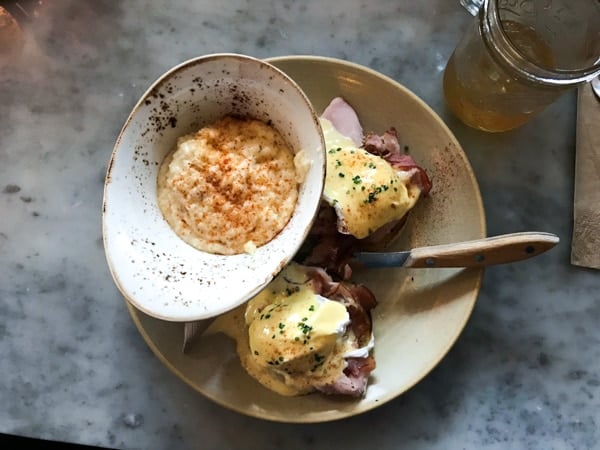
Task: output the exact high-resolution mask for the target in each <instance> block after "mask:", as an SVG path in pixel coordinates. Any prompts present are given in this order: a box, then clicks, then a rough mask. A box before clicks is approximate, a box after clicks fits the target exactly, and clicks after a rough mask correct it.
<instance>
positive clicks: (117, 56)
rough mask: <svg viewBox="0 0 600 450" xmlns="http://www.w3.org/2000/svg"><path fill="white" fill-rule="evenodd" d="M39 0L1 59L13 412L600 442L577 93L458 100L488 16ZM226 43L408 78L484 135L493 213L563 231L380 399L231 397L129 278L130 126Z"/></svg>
mask: <svg viewBox="0 0 600 450" xmlns="http://www.w3.org/2000/svg"><path fill="white" fill-rule="evenodd" d="M1 3H4V4H6V3H11V4H12V3H14V2H1ZM22 3H23V4H24V5H25V4H26V7H27V8H29V12H31V14H30V16H29V18H28V19H27V20H26V21H25V22H23V28H24V47H23V50H22V54H21V55H19V57H14V58H13V57H11V58H12V59H10V60H8V59H6V58H5V59H4V60H3V61H2V64H4V66H3V68H2V69H1V71H0V255H1V257H0V361H1V362H0V380H1V382H0V404H1V407H0V433H5V434H11V435H17V436H23V437H29V438H41V439H50V440H58V441H62V442H70V443H79V444H87V445H96V446H103V447H110V448H119V449H173V448H177V449H188V448H189V449H191V448H203V449H271V448H272V449H282V448H283V449H305V448H314V449H329V448H333V447H334V446H335V447H338V448H390V449H391V448H394V449H395V448H411V449H425V448H426V449H449V448H468V449H484V448H485V449H488V448H490V449H500V448H502V449H504V448H510V449H521V448H523V449H589V448H598V442H599V441H600V326H599V325H600V274H598V272H595V271H593V270H591V269H583V268H579V267H575V266H572V265H571V264H570V259H569V256H570V244H571V231H572V203H573V170H574V156H575V116H576V115H575V111H576V109H575V108H576V97H575V95H574V94H569V95H566V96H564V97H563V98H561V99H560V100H559V101H558V102H557V103H555V104H554V105H552V106H551V107H550V108H548V109H547V110H546V111H545V112H544V113H543V114H542V115H540V116H539V117H538V118H537V119H535V120H533V121H532V122H531V123H529V124H527V125H526V126H524V127H522V128H521V129H519V130H517V131H513V132H508V133H504V134H499V135H489V134H485V133H481V132H478V131H475V130H471V129H468V128H467V127H465V126H464V125H462V124H461V123H460V122H458V121H457V120H456V119H454V118H453V117H452V116H451V115H450V114H449V113H448V112H447V111H446V109H445V107H444V103H443V98H442V93H441V77H442V71H443V68H444V66H445V62H446V61H447V59H448V57H449V56H450V53H451V51H452V48H453V47H454V45H455V43H456V41H457V40H458V38H459V36H460V34H461V32H462V30H463V29H464V28H465V27H466V26H467V24H468V23H469V21H470V20H471V16H470V15H469V14H468V13H466V11H465V10H464V9H462V8H461V7H460V6H459V3H458V0H457V1H448V0H428V1H421V2H417V1H407V0H345V1H338V0H336V1H334V0H320V1H316V0H305V1H298V2H294V1H291V0H287V1H276V0H256V1H252V2H250V1H247V0H221V1H218V2H214V1H208V0H197V1H194V2H186V1H169V2H167V1H156V0H153V1H140V0H129V1H127V2H113V1H110V0H97V1H92V0H90V1H77V0H52V1H43V2H42V1H39V2H30V3H26V2H22ZM222 51H228V52H229V51H232V52H239V53H246V54H249V55H253V56H257V57H268V56H277V55H285V54H316V55H323V56H332V57H336V58H343V59H347V60H351V61H353V62H356V63H359V64H363V65H366V66H369V67H371V68H373V69H375V70H378V71H380V72H382V73H384V74H386V75H389V76H391V77H393V78H395V79H396V80H398V81H399V82H401V83H402V84H404V85H405V86H407V87H408V88H409V89H411V90H413V91H414V92H415V93H416V94H417V95H419V96H420V97H421V98H423V99H424V100H425V101H426V102H427V103H428V104H429V105H431V106H432V108H433V109H434V110H435V111H436V112H438V113H439V114H440V116H441V117H442V118H443V119H444V120H445V121H446V122H447V124H448V125H449V127H450V128H451V129H452V131H453V132H454V133H455V135H456V136H457V138H458V139H459V141H460V142H461V144H462V145H463V147H464V150H465V152H466V153H467V156H468V157H469V159H470V161H471V164H472V166H473V168H474V170H475V173H476V175H477V178H478V180H479V183H480V188H481V192H482V195H483V200H484V205H485V208H486V213H487V224H488V234H490V235H493V234H499V233H505V232H513V231H524V230H534V229H536V230H544V231H549V232H553V233H556V234H558V235H559V236H560V238H561V244H560V245H559V246H558V247H556V248H555V249H553V250H552V251H551V252H548V253H546V254H544V255H542V256H540V257H538V258H535V259H534V260H530V261H527V262H522V263H518V264H514V265H506V266H496V267H492V268H489V269H487V270H486V272H485V275H484V280H483V286H482V290H481V293H480V297H479V299H478V302H477V305H476V307H475V310H474V312H473V315H472V316H471V319H470V320H469V322H468V324H467V327H466V329H465V330H464V333H463V334H462V335H461V337H460V338H459V340H458V342H457V343H456V345H454V347H453V348H452V349H451V351H450V352H449V353H448V354H447V356H446V357H445V358H444V359H443V361H442V362H441V364H439V365H438V366H437V367H436V368H435V369H434V370H433V371H432V372H431V373H430V374H429V375H428V376H427V377H426V378H425V379H424V380H423V381H422V382H421V383H419V384H417V385H416V386H415V387H414V388H412V389H411V390H409V391H408V392H406V393H405V394H404V395H402V396H400V397H399V398H397V399H396V400H394V401H392V402H390V403H387V404H385V405H383V406H382V407H380V408H378V409H376V410H374V411H371V412H368V413H365V414H363V415H360V416H357V417H353V418H350V419H346V420H342V421H337V422H330V423H326V424H313V425H289V424H279V423H272V422H267V421H262V420H258V419H254V418H249V417H246V416H242V415H240V414H238V413H235V412H232V411H229V410H226V409H224V408H222V407H220V406H218V405H216V404H214V403H213V402H211V401H210V400H207V399H206V398H204V397H203V396H201V395H200V394H198V393H197V392H195V391H194V390H193V389H191V388H190V387H188V386H187V385H186V384H185V383H183V382H182V381H181V380H180V379H178V378H177V377H175V376H174V375H173V374H172V373H171V372H170V371H169V370H168V369H167V368H166V367H165V366H163V364H161V362H160V361H159V360H158V359H157V358H156V357H155V356H154V354H153V353H152V352H151V350H150V349H149V348H148V346H147V345H146V343H145V342H144V340H143V339H142V338H141V337H140V335H139V333H138V331H137V330H136V328H135V326H134V324H133V322H132V320H131V318H130V316H129V315H128V314H127V311H126V308H125V305H124V302H123V299H122V297H121V296H120V294H119V292H118V290H117V288H116V287H115V285H114V283H113V281H112V279H111V276H110V274H109V271H108V268H107V265H106V261H105V258H104V251H103V246H102V237H101V201H102V190H103V181H104V175H105V171H106V166H107V162H108V159H109V156H110V152H111V150H112V147H113V145H114V141H115V138H116V136H117V135H118V133H119V131H120V128H121V126H122V124H123V122H124V120H125V118H126V116H127V114H128V113H129V111H130V110H131V108H132V106H133V105H134V103H135V101H136V100H137V99H138V98H139V96H140V95H141V94H142V92H143V91H144V90H145V89H146V87H147V86H148V85H149V84H150V83H151V82H152V81H153V80H154V79H156V77H158V76H159V75H160V74H161V73H163V72H164V71H165V70H166V69H168V68H169V67H171V66H173V65H175V64H177V63H179V62H181V61H183V60H186V59H188V58H190V57H193V56H197V55H200V54H205V53H213V52H222Z"/></svg>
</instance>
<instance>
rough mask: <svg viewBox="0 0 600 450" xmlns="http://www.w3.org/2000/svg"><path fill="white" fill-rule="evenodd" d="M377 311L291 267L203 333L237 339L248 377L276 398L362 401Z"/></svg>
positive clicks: (359, 296) (368, 297)
mask: <svg viewBox="0 0 600 450" xmlns="http://www.w3.org/2000/svg"><path fill="white" fill-rule="evenodd" d="M375 304H376V301H375V298H374V296H373V294H372V293H371V292H370V291H369V290H368V289H367V288H366V287H364V286H362V285H356V284H351V283H338V282H334V281H333V280H332V279H331V277H329V275H327V273H326V272H325V271H324V270H322V269H319V268H315V267H307V266H302V265H300V264H297V263H291V264H289V265H288V266H286V267H285V268H284V269H283V271H282V272H281V273H280V274H279V275H278V276H277V277H276V278H275V279H274V280H273V281H272V282H271V283H270V284H269V285H268V286H267V287H266V288H265V289H264V290H263V291H261V292H260V293H259V294H258V295H257V296H256V297H254V298H253V299H252V300H250V301H249V302H248V303H247V304H245V305H242V306H241V307H238V308H237V309H235V310H233V311H231V312H229V313H227V314H225V315H223V316H220V317H218V318H217V319H216V320H215V322H213V324H211V326H210V327H209V329H208V330H207V333H215V332H223V333H225V334H227V335H229V336H230V337H232V338H233V339H235V341H236V342H237V346H236V347H237V352H238V354H239V357H240V361H241V363H242V366H243V367H244V369H245V370H246V371H247V373H248V374H249V375H250V376H252V377H253V378H255V379H256V380H257V381H258V382H260V383H261V384H262V385H263V386H265V387H267V388H268V389H270V390H273V391H275V392H277V393H279V394H281V395H286V396H296V395H303V394H308V393H310V392H313V391H320V392H324V393H327V394H342V395H351V396H361V395H362V394H363V393H364V392H365V389H366V385H367V379H368V376H369V374H370V373H371V371H372V370H373V369H374V368H375V360H374V358H373V357H372V356H371V350H372V348H373V345H374V338H373V334H372V323H371V317H370V310H371V309H372V308H373V307H374V306H375Z"/></svg>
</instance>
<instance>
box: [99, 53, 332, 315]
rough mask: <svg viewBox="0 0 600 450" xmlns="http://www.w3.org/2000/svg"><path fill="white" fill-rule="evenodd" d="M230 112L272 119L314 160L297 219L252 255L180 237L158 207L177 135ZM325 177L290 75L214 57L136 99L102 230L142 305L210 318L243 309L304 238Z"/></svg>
mask: <svg viewBox="0 0 600 450" xmlns="http://www.w3.org/2000/svg"><path fill="white" fill-rule="evenodd" d="M226 114H236V115H241V116H248V117H253V118H256V119H261V120H263V121H265V122H266V121H269V122H270V123H271V124H272V125H273V126H274V127H275V128H277V129H278V131H279V132H280V133H282V135H283V136H284V137H285V138H286V139H287V140H288V142H289V144H290V145H291V146H292V147H293V149H294V151H299V150H300V149H303V150H305V151H306V152H307V155H308V156H309V158H310V159H311V160H312V165H311V167H310V169H309V172H308V174H307V176H306V179H305V181H304V182H303V183H302V184H301V186H300V191H299V197H298V203H297V206H296V210H295V212H294V214H293V216H292V218H291V219H290V221H289V222H288V224H287V225H286V227H285V228H284V229H283V230H282V231H281V232H280V233H279V234H278V235H277V236H276V237H275V238H274V239H273V240H271V241H270V242H269V243H267V244H265V245H263V246H261V247H259V248H258V249H257V250H256V251H255V252H254V253H252V254H239V255H229V256H224V255H216V254H211V253H206V252H202V251H199V250H197V249H195V248H193V247H192V246H190V245H188V244H187V243H185V242H184V241H183V240H182V239H180V238H179V237H178V236H177V235H176V234H175V232H174V231H173V229H172V228H171V227H170V226H169V225H168V224H167V222H166V220H165V219H164V217H163V215H162V214H161V211H160V210H159V207H158V201H157V176H158V169H159V166H160V163H161V162H162V160H163V159H164V157H165V156H166V155H167V154H168V153H169V152H170V151H171V150H172V149H173V148H174V146H175V145H176V140H177V138H178V137H179V136H181V135H184V134H187V133H190V132H192V131H196V130H198V129H199V128H200V127H202V126H204V125H207V124H210V123H212V122H214V121H216V120H217V119H219V118H221V117H223V116H224V115H226ZM324 174H325V147H324V142H323V135H322V132H321V128H320V126H319V121H318V117H317V115H316V113H315V111H314V110H313V109H312V106H311V103H310V101H309V100H308V98H307V97H306V96H305V95H304V93H303V92H302V90H301V89H300V88H299V87H298V85H297V84H296V83H295V82H294V81H292V80H291V79H290V78H289V77H288V76H287V75H285V74H284V73H283V72H282V71H280V70H279V69H277V68H275V67H274V66H273V65H271V64H269V63H266V62H264V61H261V60H258V59H255V58H252V57H248V56H244V55H238V54H213V55H206V56H202V57H199V58H195V59H192V60H189V61H186V62H184V63H182V64H180V65H178V66H176V67H174V68H173V69H171V70H169V71H168V72H167V73H165V74H164V75H163V76H161V77H160V78H159V79H158V80H157V81H156V82H154V84H153V85H152V86H150V88H149V89H148V90H147V91H146V92H145V93H144V95H143V96H142V98H141V99H140V100H139V101H138V103H137V104H136V105H135V107H134V108H133V111H132V112H131V114H130V115H129V117H128V118H127V121H126V122H125V125H124V126H123V129H122V131H121V133H120V135H119V137H118V139H117V142H116V144H115V148H114V150H113V153H112V156H111V159H110V163H109V166H108V170H107V175H106V182H105V188H104V202H103V211H102V212H103V236H104V248H105V253H106V257H107V261H108V265H109V268H110V271H111V274H112V276H113V279H114V281H115V283H116V285H117V286H118V288H119V290H120V291H121V292H122V294H123V295H124V296H125V298H126V299H127V300H128V301H129V302H130V303H131V304H132V305H134V306H135V307H136V308H138V309H139V310H141V311H143V312H144V313H146V314H148V315H150V316H152V317H155V318H158V319H162V320H167V321H191V320H198V319H206V318H210V317H213V316H216V315H218V314H221V313H223V312H225V311H228V310H230V309H232V308H234V307H236V306H238V305H240V304H241V303H243V302H244V301H246V300H247V299H248V298H250V297H251V296H253V295H254V294H256V293H257V292H258V291H259V290H260V289H262V288H263V287H264V286H265V285H266V284H268V283H269V281H271V280H272V278H273V277H274V276H275V275H276V274H277V273H278V272H279V271H280V270H281V268H282V267H283V266H284V265H285V264H287V263H288V262H289V261H290V259H291V258H292V257H293V255H294V254H295V253H296V251H297V250H298V248H299V247H300V245H301V244H302V242H303V240H304V239H305V237H306V234H307V233H308V231H309V229H310V227H311V225H312V223H313V219H314V216H315V214H316V212H317V209H318V206H319V201H320V198H321V193H322V190H323V183H324ZM224 226H226V224H224Z"/></svg>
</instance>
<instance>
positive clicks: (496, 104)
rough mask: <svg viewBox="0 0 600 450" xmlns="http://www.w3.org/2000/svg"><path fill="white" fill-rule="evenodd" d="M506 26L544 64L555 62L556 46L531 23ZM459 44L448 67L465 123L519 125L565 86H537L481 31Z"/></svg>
mask: <svg viewBox="0 0 600 450" xmlns="http://www.w3.org/2000/svg"><path fill="white" fill-rule="evenodd" d="M504 30H505V32H506V33H507V34H508V36H509V38H510V39H511V41H512V42H513V43H514V44H515V45H516V46H518V47H519V48H521V49H522V51H523V53H525V54H527V56H528V57H529V58H530V59H531V60H532V61H534V62H536V63H537V64H538V65H540V66H544V67H546V68H552V67H554V56H553V54H552V50H551V49H550V48H549V47H548V46H547V45H546V43H545V42H543V41H542V40H541V39H540V37H539V36H538V35H537V34H536V33H535V31H534V30H532V29H531V28H527V27H525V26H523V25H521V24H519V23H517V22H507V23H505V24H504ZM472 34H473V35H472V36H471V37H470V38H467V39H466V41H463V42H462V43H461V44H459V47H457V49H456V50H455V52H454V54H453V55H452V56H451V58H450V60H449V61H448V65H447V66H446V70H445V72H444V95H445V98H446V103H447V105H448V107H449V109H450V110H451V111H452V112H453V113H454V114H455V115H456V116H457V117H458V118H460V119H461V120H462V121H463V122H464V123H465V124H467V125H469V126H471V127H473V128H477V129H480V130H485V131H492V132H499V131H507V130H510V129H513V128H516V127H519V126H521V125H523V124H524V123H526V122H527V121H529V120H530V119H531V118H532V117H533V116H534V115H535V114H536V113H537V112H539V111H540V110H542V109H544V108H545V107H546V106H547V105H548V104H550V103H552V102H553V101H554V100H555V99H556V98H557V97H558V96H559V95H560V92H557V91H556V90H551V89H549V88H547V87H543V86H536V85H535V84H532V83H531V82H529V81H525V80H523V79H520V78H519V77H518V76H517V75H515V74H514V73H512V72H509V71H507V70H505V69H504V68H503V67H501V66H500V65H499V64H498V63H497V62H496V61H495V60H494V59H493V58H492V57H491V56H490V55H489V53H488V51H487V49H486V48H485V46H484V44H483V43H482V42H481V39H480V37H479V36H478V35H476V33H475V32H473V33H472Z"/></svg>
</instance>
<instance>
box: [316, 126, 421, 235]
mask: <svg viewBox="0 0 600 450" xmlns="http://www.w3.org/2000/svg"><path fill="white" fill-rule="evenodd" d="M320 120H321V128H322V129H323V135H324V138H325V145H326V149H327V171H326V179H325V188H324V192H323V197H324V199H325V200H326V201H327V202H328V203H329V204H330V205H331V206H333V207H334V208H335V210H336V213H337V216H338V229H339V230H340V232H342V233H347V234H351V235H353V236H355V237H356V238H358V239H362V238H365V237H367V236H368V235H369V234H371V233H373V232H374V231H375V230H377V229H378V228H380V227H381V226H383V225H385V224H387V223H390V222H392V221H395V220H399V219H401V218H402V217H403V216H404V215H405V214H406V213H407V212H408V211H409V210H410V209H411V208H412V207H413V206H414V205H415V203H416V201H417V200H418V198H419V195H420V191H419V190H418V189H415V188H414V187H412V186H410V185H409V177H407V174H405V173H401V172H399V171H397V170H395V169H394V168H393V167H392V166H391V165H390V164H389V163H388V162H387V161H385V160H384V159H383V158H380V157H379V156H377V155H373V154H371V153H369V152H367V151H366V150H365V149H363V148H359V147H357V146H356V144H355V143H354V142H353V141H352V140H351V139H350V138H348V137H346V136H344V135H342V134H341V133H340V132H338V131H337V130H336V129H335V127H334V126H333V125H332V123H331V122H330V121H329V120H327V119H324V118H321V119H320Z"/></svg>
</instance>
